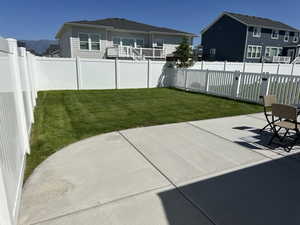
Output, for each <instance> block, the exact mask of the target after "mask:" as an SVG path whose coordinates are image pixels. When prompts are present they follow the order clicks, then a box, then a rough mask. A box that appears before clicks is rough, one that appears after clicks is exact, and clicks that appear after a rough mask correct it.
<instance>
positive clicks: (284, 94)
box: [170, 69, 300, 104]
mask: <svg viewBox="0 0 300 225" xmlns="http://www.w3.org/2000/svg"><path fill="white" fill-rule="evenodd" d="M171 76H172V80H171V83H170V86H172V87H175V88H179V89H183V90H186V91H193V92H200V93H207V94H212V95H216V96H221V97H227V98H231V99H237V100H243V101H248V102H253V103H262V102H261V100H262V99H261V97H262V96H264V95H276V96H277V99H278V102H279V103H283V104H299V103H300V76H288V75H278V74H271V73H248V72H244V73H243V72H240V71H235V72H230V71H217V70H195V69H174V71H173V74H172V75H171Z"/></svg>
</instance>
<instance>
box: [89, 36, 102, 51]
mask: <svg viewBox="0 0 300 225" xmlns="http://www.w3.org/2000/svg"><path fill="white" fill-rule="evenodd" d="M90 40H91V49H92V50H100V37H99V35H97V34H91V35H90Z"/></svg>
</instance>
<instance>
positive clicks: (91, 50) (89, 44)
mask: <svg viewBox="0 0 300 225" xmlns="http://www.w3.org/2000/svg"><path fill="white" fill-rule="evenodd" d="M80 34H85V35H88V49H81V48H80V42H81V41H80ZM91 35H97V36H98V37H99V50H96V49H92V39H91ZM78 39H79V50H80V51H88V52H100V51H101V35H100V34H99V33H85V32H79V33H78Z"/></svg>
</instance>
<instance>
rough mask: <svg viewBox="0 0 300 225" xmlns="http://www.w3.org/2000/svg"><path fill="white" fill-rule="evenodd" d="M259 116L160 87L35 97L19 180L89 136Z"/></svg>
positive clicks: (254, 108) (244, 107) (250, 108)
mask: <svg viewBox="0 0 300 225" xmlns="http://www.w3.org/2000/svg"><path fill="white" fill-rule="evenodd" d="M260 111H262V107H261V106H258V105H253V104H247V103H241V102H237V101H232V100H227V99H223V98H217V97H212V96H207V95H201V94H193V93H187V92H184V91H178V90H173V89H166V88H159V89H158V88H156V89H130V90H105V91H45V92H40V93H39V94H38V102H37V107H36V110H35V123H34V125H33V130H32V136H31V154H30V155H29V156H28V158H27V166H26V172H25V178H27V177H28V176H29V175H30V174H31V173H32V171H33V170H34V168H36V167H37V166H38V165H39V164H40V163H41V162H42V161H43V160H45V159H46V158H47V157H48V156H49V155H51V154H53V153H54V152H56V151H57V150H59V149H61V148H62V147H64V146H66V145H68V144H70V143H73V142H76V141H78V140H81V139H83V138H87V137H90V136H93V135H97V134H101V133H106V132H111V131H116V130H122V129H127V128H132V127H142V126H151V125H157V124H166V123H174V122H182V121H191V120H200V119H208V118H216V117H225V116H233V115H240V114H248V113H255V112H260Z"/></svg>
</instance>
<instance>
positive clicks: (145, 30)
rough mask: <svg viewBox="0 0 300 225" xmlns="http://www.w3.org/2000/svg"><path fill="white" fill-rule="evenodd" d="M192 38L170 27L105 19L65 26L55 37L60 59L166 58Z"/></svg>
mask: <svg viewBox="0 0 300 225" xmlns="http://www.w3.org/2000/svg"><path fill="white" fill-rule="evenodd" d="M195 36H196V35H195V34H192V33H188V32H185V31H179V30H174V29H171V28H164V27H157V26H152V25H148V24H143V23H139V22H135V21H131V20H127V19H122V18H107V19H101V20H93V21H88V20H83V21H73V22H67V23H64V24H63V25H62V27H61V28H60V30H59V31H58V33H57V35H56V38H57V39H59V46H60V53H61V57H76V56H78V57H82V58H100V59H103V58H120V59H166V57H167V56H168V55H171V54H172V53H173V52H174V51H175V50H176V47H177V46H178V45H179V44H180V43H181V41H182V39H183V37H187V38H188V40H189V42H190V44H191V45H192V43H193V38H194V37H195Z"/></svg>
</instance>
